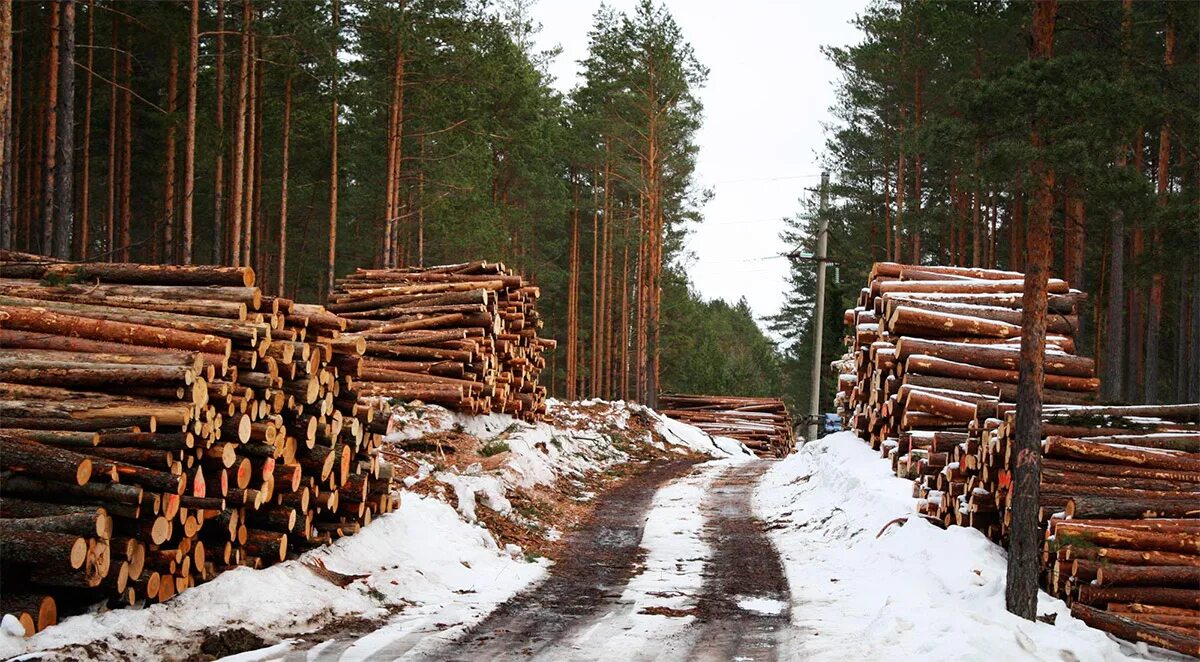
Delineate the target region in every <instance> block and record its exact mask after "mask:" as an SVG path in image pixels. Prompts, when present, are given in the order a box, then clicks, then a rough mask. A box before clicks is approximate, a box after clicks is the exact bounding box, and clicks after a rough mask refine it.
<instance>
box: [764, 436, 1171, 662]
mask: <svg viewBox="0 0 1200 662" xmlns="http://www.w3.org/2000/svg"><path fill="white" fill-rule="evenodd" d="M911 493H912V483H911V481H908V480H904V479H901V478H897V477H895V476H894V475H892V473H891V471H890V470H889V466H888V463H887V462H884V461H882V460H881V459H880V458H879V455H878V453H876V452H875V451H872V450H871V449H870V447H868V446H867V445H866V444H864V443H863V442H862V441H860V440H859V439H858V438H856V437H855V436H854V435H853V433H850V432H842V433H838V434H835V435H831V436H829V437H826V438H824V439H821V440H819V441H816V442H813V443H810V444H807V445H806V446H804V447H802V448H801V450H800V451H799V452H797V453H796V454H795V455H792V456H790V457H788V458H787V459H785V460H784V461H782V462H780V463H779V464H777V465H776V466H775V467H773V468H772V469H771V471H770V472H768V473H767V474H766V475H765V476H764V478H763V482H762V483H761V484H760V485H759V488H758V491H757V493H756V496H755V506H756V508H757V510H758V515H759V517H760V518H762V519H763V520H764V522H765V523H766V524H767V526H768V528H770V529H773V533H772V540H773V542H774V543H775V545H776V547H777V549H778V550H779V552H780V556H781V557H782V559H783V562H784V565H785V567H786V569H787V573H788V581H789V583H790V584H791V591H792V600H793V604H792V620H793V625H794V626H795V632H794V636H793V637H791V638H790V639H789V644H788V645H789V646H790V647H791V649H790V650H783V651H781V655H780V657H781V659H787V658H792V659H808V660H812V659H816V660H835V659H836V660H884V659H887V660H915V659H922V660H984V659H988V660H1013V659H1033V660H1054V661H1055V662H1062V661H1063V660H1068V661H1070V660H1122V659H1129V656H1137V657H1143V656H1144V655H1145V653H1146V650H1147V649H1146V648H1145V647H1144V646H1138V647H1135V646H1133V645H1131V644H1126V643H1123V642H1122V643H1118V642H1117V641H1116V640H1114V639H1110V638H1109V637H1108V636H1107V635H1105V634H1104V633H1103V632H1100V631H1099V630H1093V629H1091V628H1089V627H1087V626H1086V625H1084V624H1083V622H1082V621H1079V620H1077V619H1075V618H1072V617H1071V615H1070V610H1069V609H1068V608H1067V606H1066V605H1065V603H1063V602H1062V601H1061V600H1057V599H1054V598H1052V597H1050V596H1049V595H1048V594H1046V593H1045V592H1043V593H1041V594H1040V596H1039V600H1038V614H1039V615H1046V614H1051V615H1054V617H1055V624H1054V625H1051V624H1048V623H1044V622H1036V623H1034V622H1029V621H1026V620H1024V619H1021V618H1019V617H1017V616H1014V615H1012V614H1010V613H1008V612H1007V611H1006V610H1005V607H1004V586H1005V572H1006V563H1007V561H1006V557H1005V553H1004V550H1003V549H1001V548H1000V547H998V546H996V545H994V544H992V543H991V542H990V541H989V540H988V539H987V538H985V537H984V536H983V535H982V534H981V533H980V532H979V531H977V530H975V529H971V528H964V527H951V528H949V529H946V530H942V529H939V528H938V527H936V526H934V525H932V524H930V523H929V522H927V521H925V520H924V519H922V518H920V517H919V516H917V515H916V513H915V499H913V498H912V497H911ZM898 517H907V518H908V519H907V521H906V523H904V524H903V525H902V526H901V525H898V524H893V525H891V526H889V527H888V528H887V530H886V531H884V532H883V534H882V535H881V536H879V537H878V538H877V537H876V535H877V534H878V533H879V532H880V529H882V528H883V527H884V525H885V524H887V523H888V522H889V521H891V520H893V519H895V518H898Z"/></svg>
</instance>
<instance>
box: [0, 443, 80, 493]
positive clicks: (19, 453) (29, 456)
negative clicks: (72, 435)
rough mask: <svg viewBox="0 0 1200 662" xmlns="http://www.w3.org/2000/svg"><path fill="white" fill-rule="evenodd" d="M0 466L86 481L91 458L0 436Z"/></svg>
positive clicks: (41, 474)
mask: <svg viewBox="0 0 1200 662" xmlns="http://www.w3.org/2000/svg"><path fill="white" fill-rule="evenodd" d="M0 467H2V468H4V469H5V470H6V471H15V472H17V473H20V474H26V475H29V476H35V477H38V478H50V479H53V480H61V481H65V482H71V483H74V484H76V485H84V484H86V483H87V482H88V481H89V480H90V479H91V477H92V461H91V460H90V459H88V458H87V457H85V456H83V455H80V454H78V453H73V452H71V451H68V450H64V449H62V448H56V447H54V446H46V445H44V444H39V443H37V442H35V441H28V440H21V439H13V438H6V437H0Z"/></svg>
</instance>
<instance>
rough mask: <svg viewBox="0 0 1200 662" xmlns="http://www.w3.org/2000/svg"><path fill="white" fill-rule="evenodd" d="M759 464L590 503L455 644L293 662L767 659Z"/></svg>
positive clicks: (769, 602) (322, 650) (771, 589)
mask: <svg viewBox="0 0 1200 662" xmlns="http://www.w3.org/2000/svg"><path fill="white" fill-rule="evenodd" d="M770 465H771V463H770V462H766V461H752V462H730V461H718V462H708V463H705V464H701V465H695V464H693V463H691V462H686V461H675V462H660V463H655V464H654V465H652V466H651V467H650V468H649V469H648V470H646V471H644V472H642V473H640V474H639V475H638V476H637V477H635V478H634V479H632V480H630V481H628V482H626V483H624V484H622V485H621V486H619V487H617V488H615V489H613V490H611V491H609V492H608V493H606V494H604V495H603V496H602V497H601V498H600V499H599V501H598V502H597V504H596V506H597V507H596V512H595V515H594V517H593V518H592V519H591V520H590V521H588V522H587V523H586V524H585V525H584V526H582V527H580V528H579V529H578V530H576V531H575V532H574V533H572V534H571V542H570V544H569V546H568V548H569V549H570V550H571V556H569V557H567V558H564V559H561V560H560V561H559V562H558V563H557V564H556V565H555V566H554V567H553V568H552V569H551V572H550V576H549V577H548V578H547V579H546V581H544V582H543V583H541V584H540V585H538V586H536V587H534V588H533V589H531V590H530V591H528V592H526V593H523V594H521V595H518V596H516V597H515V598H513V599H512V600H510V601H508V602H507V603H505V604H503V605H501V606H500V607H499V608H497V609H496V610H495V611H494V612H493V613H492V614H491V615H490V616H488V617H487V618H486V619H484V620H483V621H482V622H480V623H479V624H478V625H476V626H475V627H473V628H471V629H470V630H468V631H467V632H466V634H464V635H463V636H461V637H459V638H458V639H456V640H454V641H452V642H450V643H448V644H440V643H436V642H432V643H434V645H430V644H431V641H430V640H427V639H423V638H422V637H420V636H419V635H417V634H416V633H413V634H411V635H409V636H405V637H401V638H399V639H396V640H394V641H391V642H389V643H388V644H387V645H384V646H372V647H371V652H370V654H369V655H368V656H362V655H360V654H356V651H358V650H362V649H361V647H357V646H355V645H354V644H355V638H354V637H353V636H347V637H345V638H344V639H343V640H342V641H334V642H326V643H325V644H322V645H321V646H318V647H317V648H314V649H311V650H309V651H306V652H301V651H297V652H295V653H293V656H292V659H296V660H301V659H306V660H312V661H331V660H338V661H339V662H345V661H348V660H357V659H364V657H366V658H369V659H371V660H393V659H429V660H472V661H473V660H511V659H533V660H661V661H671V660H685V659H686V660H733V659H738V660H774V659H778V656H777V655H776V649H777V645H778V643H779V640H780V637H781V636H782V635H783V633H784V632H785V631H786V628H787V625H788V623H789V620H790V603H791V600H790V597H789V595H788V588H787V579H786V575H785V573H784V569H783V565H782V563H781V562H780V560H779V556H778V554H777V553H776V552H775V549H774V547H773V546H772V545H771V542H770V540H769V539H768V537H767V535H766V534H765V532H764V529H763V526H762V523H761V522H760V521H759V520H758V519H757V518H756V517H755V516H754V514H753V505H752V504H753V499H752V495H753V490H754V486H755V484H756V483H757V482H758V478H759V477H760V476H761V475H762V473H763V472H765V471H766V470H767V469H768V468H769V467H770ZM347 634H349V633H347ZM367 636H368V637H370V636H378V635H367Z"/></svg>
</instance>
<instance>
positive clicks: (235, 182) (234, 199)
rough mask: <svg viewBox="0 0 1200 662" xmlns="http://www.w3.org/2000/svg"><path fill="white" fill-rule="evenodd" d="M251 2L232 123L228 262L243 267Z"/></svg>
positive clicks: (245, 9)
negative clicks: (243, 213)
mask: <svg viewBox="0 0 1200 662" xmlns="http://www.w3.org/2000/svg"><path fill="white" fill-rule="evenodd" d="M251 11H252V10H251V7H250V0H242V26H241V27H242V31H241V34H242V38H241V53H240V55H241V62H240V63H239V64H240V66H239V69H238V96H237V108H236V110H234V121H233V154H232V156H231V158H232V161H233V171H232V172H231V173H230V179H229V184H230V195H229V221H230V222H229V262H230V263H231V264H233V265H234V266H238V265H241V263H242V262H241V260H242V208H243V206H244V205H245V204H246V203H245V200H243V196H244V189H243V186H244V185H245V183H246V172H245V166H246V151H247V150H246V112H247V104H248V103H249V99H250V89H249V87H250V61H251V59H252V55H251V53H250V20H251V18H250V17H251Z"/></svg>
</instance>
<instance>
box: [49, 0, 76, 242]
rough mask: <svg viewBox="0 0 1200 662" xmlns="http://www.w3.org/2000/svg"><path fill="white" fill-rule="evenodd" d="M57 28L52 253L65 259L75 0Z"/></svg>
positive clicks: (70, 223)
mask: <svg viewBox="0 0 1200 662" xmlns="http://www.w3.org/2000/svg"><path fill="white" fill-rule="evenodd" d="M60 29H61V31H62V36H61V37H60V38H59V42H58V43H59V48H58V51H59V54H58V86H59V89H58V107H57V108H56V110H55V115H57V116H58V144H57V154H56V155H55V162H56V163H57V167H56V168H55V172H54V179H55V182H54V195H55V203H54V252H53V255H54V257H57V258H59V259H60V260H69V259H71V231H72V230H73V229H74V228H75V0H64V1H63V3H62V18H61V27H60Z"/></svg>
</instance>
